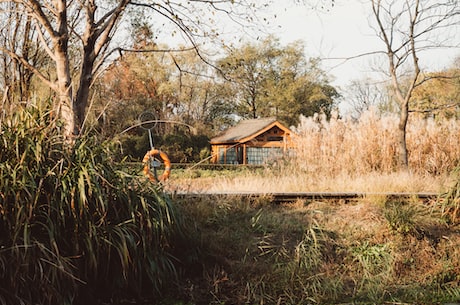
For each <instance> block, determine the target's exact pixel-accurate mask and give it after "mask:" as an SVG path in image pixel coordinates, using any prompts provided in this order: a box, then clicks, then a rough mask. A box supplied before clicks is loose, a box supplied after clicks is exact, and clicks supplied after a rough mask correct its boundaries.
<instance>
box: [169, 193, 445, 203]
mask: <svg viewBox="0 0 460 305" xmlns="http://www.w3.org/2000/svg"><path fill="white" fill-rule="evenodd" d="M439 196H440V194H437V193H353V192H351V193H328V192H318V193H314V192H313V193H311V192H309V193H302V192H293V193H289V192H285V193H260V192H208V193H207V192H203V193H175V194H172V197H173V198H177V199H180V200H196V199H206V198H208V199H209V198H221V197H234V198H241V199H249V200H256V199H261V198H267V200H270V201H271V202H273V203H284V202H295V201H297V200H305V201H314V200H318V201H321V200H342V201H345V202H349V201H354V200H359V199H364V198H373V197H382V198H387V199H388V200H409V199H414V200H419V201H423V202H429V201H432V200H435V199H437V198H438V197H439Z"/></svg>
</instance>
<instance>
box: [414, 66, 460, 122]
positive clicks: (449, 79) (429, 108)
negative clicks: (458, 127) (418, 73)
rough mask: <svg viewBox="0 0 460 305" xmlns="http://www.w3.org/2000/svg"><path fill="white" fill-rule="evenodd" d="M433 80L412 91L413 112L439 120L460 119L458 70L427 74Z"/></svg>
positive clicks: (459, 75) (459, 71)
mask: <svg viewBox="0 0 460 305" xmlns="http://www.w3.org/2000/svg"><path fill="white" fill-rule="evenodd" d="M427 77H431V78H433V79H432V80H431V81H430V82H425V83H423V84H422V85H420V86H419V87H417V88H416V89H415V90H414V94H413V95H412V98H411V101H410V104H411V108H412V111H413V112H416V113H421V114H423V115H424V116H435V117H439V118H448V119H449V118H457V119H459V118H460V69H459V68H452V69H448V70H445V71H440V72H432V73H427Z"/></svg>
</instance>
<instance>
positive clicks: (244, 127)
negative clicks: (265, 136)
mask: <svg viewBox="0 0 460 305" xmlns="http://www.w3.org/2000/svg"><path fill="white" fill-rule="evenodd" d="M273 126H277V127H279V128H280V129H281V130H284V131H285V132H290V130H289V129H288V128H286V127H284V126H283V125H282V124H281V123H280V122H278V121H277V120H276V118H263V119H251V120H242V121H240V122H238V124H236V125H235V126H233V127H230V128H229V129H227V130H226V131H225V132H224V133H222V134H220V135H219V136H217V137H215V138H212V139H211V141H210V142H211V144H217V143H237V142H246V141H248V140H250V139H252V138H255V137H257V136H258V135H260V134H262V133H264V132H265V131H267V130H269V129H271V128H272V127H273Z"/></svg>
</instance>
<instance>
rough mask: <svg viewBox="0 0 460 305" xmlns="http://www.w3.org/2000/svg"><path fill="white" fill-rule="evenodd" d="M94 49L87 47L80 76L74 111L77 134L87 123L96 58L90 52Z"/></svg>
mask: <svg viewBox="0 0 460 305" xmlns="http://www.w3.org/2000/svg"><path fill="white" fill-rule="evenodd" d="M92 48H94V44H93V45H92V46H89V47H87V46H85V48H84V49H85V51H84V57H83V63H82V70H81V75H80V84H79V86H78V91H77V95H76V97H75V100H74V102H73V111H74V114H75V125H76V129H77V132H78V133H80V131H81V128H82V127H83V123H84V121H85V114H86V106H87V104H88V99H89V89H90V86H91V81H92V75H93V68H94V56H93V54H92V52H88V50H91V49H92Z"/></svg>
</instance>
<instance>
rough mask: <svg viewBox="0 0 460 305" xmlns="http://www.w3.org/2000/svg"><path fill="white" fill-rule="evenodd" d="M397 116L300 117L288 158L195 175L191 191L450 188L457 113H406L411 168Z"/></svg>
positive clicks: (456, 160)
mask: <svg viewBox="0 0 460 305" xmlns="http://www.w3.org/2000/svg"><path fill="white" fill-rule="evenodd" d="M397 124H398V117H397V116H396V115H393V114H386V115H381V114H378V113H376V112H375V111H372V110H369V111H368V112H365V113H363V114H362V116H361V117H360V118H359V120H355V121H353V120H349V119H345V118H340V117H338V116H337V115H333V116H332V118H331V119H330V120H327V119H326V117H325V116H322V115H316V116H314V117H308V118H307V117H301V119H300V123H299V125H298V126H297V127H295V128H294V127H293V129H294V131H295V133H294V135H293V144H294V145H293V148H292V149H291V151H290V154H289V155H288V156H287V157H286V158H285V159H283V160H278V161H276V162H273V163H270V164H267V165H266V167H265V169H264V170H262V171H261V170H258V171H257V172H250V171H247V172H246V173H242V174H241V175H239V176H237V177H229V176H223V175H222V176H221V177H215V178H212V179H207V180H206V179H204V178H203V179H195V178H194V179H189V180H190V182H188V185H189V186H190V188H191V189H192V190H194V191H197V190H199V189H202V190H207V191H228V190H234V191H255V190H257V191H261V192H264V191H265V192H367V193H380V192H413V193H416V192H437V193H442V192H444V191H446V189H448V188H450V187H451V184H452V183H454V182H455V181H454V182H453V181H452V179H454V180H455V179H456V178H455V177H453V176H452V172H453V170H454V169H455V168H456V167H459V166H460V145H459V143H458V138H459V136H460V121H459V120H455V119H451V120H447V119H446V120H439V121H438V120H435V119H433V118H421V117H417V116H411V119H410V120H409V123H408V128H407V146H408V150H409V156H408V157H409V171H400V169H399V167H398V152H397V143H398V138H397V135H396V130H397ZM182 180H183V181H179V183H180V184H182V185H184V184H185V183H187V181H185V180H186V179H182ZM179 183H178V184H179Z"/></svg>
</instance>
